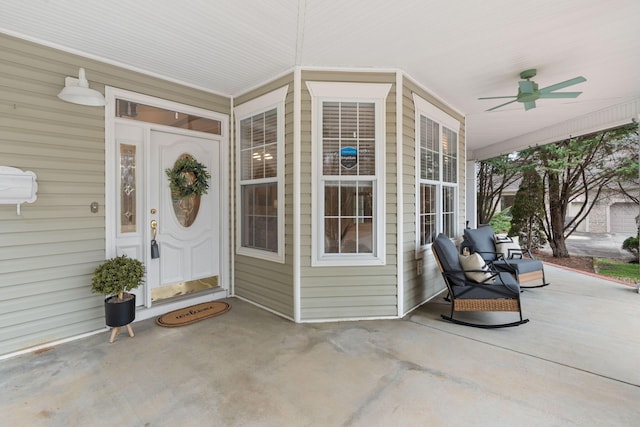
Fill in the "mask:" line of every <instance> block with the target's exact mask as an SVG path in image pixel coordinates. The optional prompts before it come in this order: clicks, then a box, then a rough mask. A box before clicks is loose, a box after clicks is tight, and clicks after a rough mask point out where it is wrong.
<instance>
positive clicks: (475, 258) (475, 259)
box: [459, 253, 491, 282]
mask: <svg viewBox="0 0 640 427" xmlns="http://www.w3.org/2000/svg"><path fill="white" fill-rule="evenodd" d="M459 259H460V265H461V266H462V269H463V270H464V275H465V276H466V277H467V279H469V280H473V281H474V282H484V281H485V280H487V279H489V278H490V277H491V272H490V271H489V266H488V265H487V263H485V262H484V259H482V257H481V256H480V254H477V253H473V254H471V255H468V256H465V255H459ZM470 270H475V271H470Z"/></svg>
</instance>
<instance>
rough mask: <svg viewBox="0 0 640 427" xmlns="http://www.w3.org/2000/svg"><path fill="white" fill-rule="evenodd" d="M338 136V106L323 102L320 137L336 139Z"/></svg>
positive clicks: (333, 103)
mask: <svg viewBox="0 0 640 427" xmlns="http://www.w3.org/2000/svg"><path fill="white" fill-rule="evenodd" d="M339 135H340V104H339V103H338V102H324V103H323V104H322V137H323V138H333V139H338V137H339Z"/></svg>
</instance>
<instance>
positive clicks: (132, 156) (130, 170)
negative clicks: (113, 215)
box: [120, 144, 137, 233]
mask: <svg viewBox="0 0 640 427" xmlns="http://www.w3.org/2000/svg"><path fill="white" fill-rule="evenodd" d="M136 194H137V193H136V146H135V145H129V144H120V232H121V233H135V232H136V211H137V208H136Z"/></svg>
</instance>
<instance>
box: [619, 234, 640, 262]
mask: <svg viewBox="0 0 640 427" xmlns="http://www.w3.org/2000/svg"><path fill="white" fill-rule="evenodd" d="M622 249H624V250H625V251H628V252H630V253H631V255H633V256H634V257H635V260H636V262H638V255H639V254H640V240H639V239H638V238H637V237H628V238H626V239H625V241H624V242H622Z"/></svg>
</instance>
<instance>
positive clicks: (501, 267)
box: [493, 259, 543, 274]
mask: <svg viewBox="0 0 640 427" xmlns="http://www.w3.org/2000/svg"><path fill="white" fill-rule="evenodd" d="M493 266H494V267H495V268H496V270H498V271H506V272H516V273H518V274H523V273H531V272H532V271H540V270H542V269H543V266H542V261H538V260H537V259H510V260H507V261H502V260H500V261H494V263H493Z"/></svg>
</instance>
